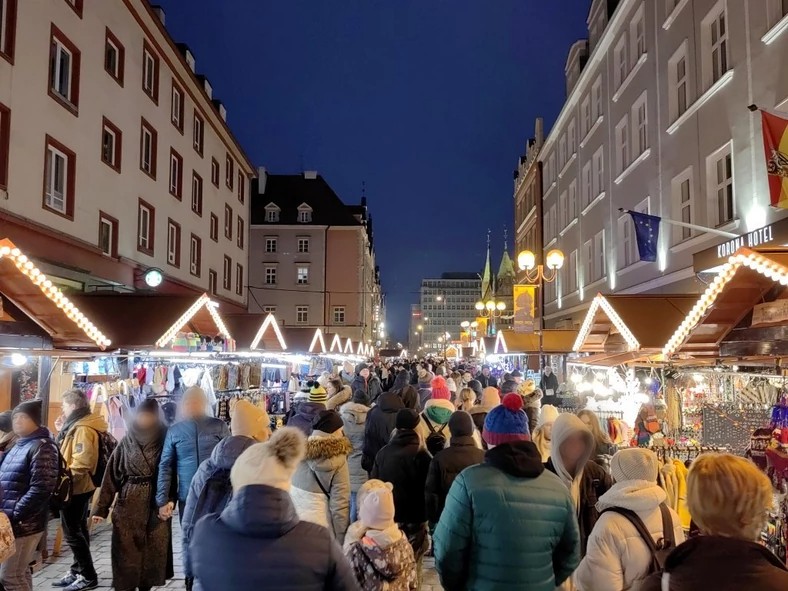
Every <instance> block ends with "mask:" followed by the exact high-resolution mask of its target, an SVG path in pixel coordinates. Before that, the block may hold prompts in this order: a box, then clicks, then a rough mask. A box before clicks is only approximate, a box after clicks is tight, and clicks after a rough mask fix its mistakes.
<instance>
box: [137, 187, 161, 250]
mask: <svg viewBox="0 0 788 591" xmlns="http://www.w3.org/2000/svg"><path fill="white" fill-rule="evenodd" d="M155 229H156V210H155V209H154V208H153V206H152V205H150V204H149V203H146V202H145V201H143V200H142V199H140V200H139V204H138V206H137V250H138V251H140V252H142V253H145V254H147V255H150V256H153V246H154V232H155Z"/></svg>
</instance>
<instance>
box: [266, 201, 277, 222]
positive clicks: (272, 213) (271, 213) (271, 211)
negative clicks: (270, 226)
mask: <svg viewBox="0 0 788 591" xmlns="http://www.w3.org/2000/svg"><path fill="white" fill-rule="evenodd" d="M265 221H266V222H269V223H276V222H278V221H279V208H278V207H277V206H276V205H274V206H273V207H271V206H270V205H269V206H268V207H266V208H265Z"/></svg>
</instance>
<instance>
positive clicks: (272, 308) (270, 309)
mask: <svg viewBox="0 0 788 591" xmlns="http://www.w3.org/2000/svg"><path fill="white" fill-rule="evenodd" d="M263 314H276V306H263Z"/></svg>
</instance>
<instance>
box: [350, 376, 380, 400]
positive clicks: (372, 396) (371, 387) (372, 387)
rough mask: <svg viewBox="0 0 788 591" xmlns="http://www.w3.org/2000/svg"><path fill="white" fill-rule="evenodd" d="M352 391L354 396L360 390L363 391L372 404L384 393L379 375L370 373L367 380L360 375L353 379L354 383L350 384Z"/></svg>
mask: <svg viewBox="0 0 788 591" xmlns="http://www.w3.org/2000/svg"><path fill="white" fill-rule="evenodd" d="M350 389H351V390H353V393H354V394H355V393H356V392H357V391H358V390H361V391H363V392H365V393H366V395H367V396H369V401H370V402H377V400H378V397H379V396H380V395H381V393H382V392H383V385H382V384H381V383H380V378H379V377H378V374H376V373H375V372H369V377H368V378H367V379H366V380H365V379H364V378H363V377H361V376H359V375H357V376H356V377H355V378H353V382H352V383H351V384H350Z"/></svg>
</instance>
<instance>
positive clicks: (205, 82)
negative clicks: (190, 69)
mask: <svg viewBox="0 0 788 591" xmlns="http://www.w3.org/2000/svg"><path fill="white" fill-rule="evenodd" d="M197 77H198V78H199V79H200V82H202V86H203V88H204V89H205V94H207V95H208V98H209V99H213V87H212V86H211V83H210V82H208V78H207V77H206V76H204V75H203V74H200V75H199V76H197Z"/></svg>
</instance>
